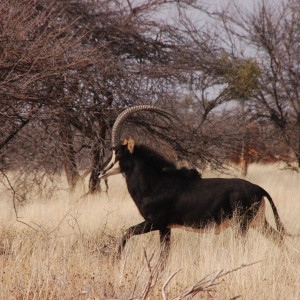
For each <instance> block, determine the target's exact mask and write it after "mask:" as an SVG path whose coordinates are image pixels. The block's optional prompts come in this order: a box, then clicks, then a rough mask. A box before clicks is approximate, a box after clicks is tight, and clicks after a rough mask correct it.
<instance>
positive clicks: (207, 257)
mask: <svg viewBox="0 0 300 300" xmlns="http://www.w3.org/2000/svg"><path fill="white" fill-rule="evenodd" d="M9 176H10V177H11V178H12V177H13V174H9ZM212 176H220V177H222V176H224V175H218V174H213V173H211V172H207V173H205V174H203V177H212ZM233 176H234V174H233ZM12 179H13V178H12ZM247 179H248V180H250V181H251V182H254V183H257V184H259V185H261V186H262V187H264V188H265V189H266V190H267V191H269V193H270V194H271V196H272V197H273V199H274V201H275V203H276V206H277V208H278V211H279V214H280V216H281V219H282V221H283V223H284V224H285V226H286V228H287V229H288V230H289V231H290V232H293V233H300V217H299V215H300V196H299V195H300V175H299V174H298V173H293V172H291V171H288V170H280V165H272V166H261V165H251V166H250V169H249V174H248V177H247ZM85 186H86V184H85V183H83V184H82V187H81V188H79V189H78V190H77V191H76V192H74V193H72V194H70V193H68V192H67V191H66V189H65V183H64V182H63V181H62V182H61V183H60V186H59V187H58V188H57V192H56V193H55V195H54V196H53V197H52V198H46V197H44V198H42V197H39V196H37V195H36V196H34V193H32V198H31V199H28V200H27V201H26V202H25V203H23V204H19V205H17V213H18V217H19V218H18V220H19V221H21V222H22V223H21V222H19V221H17V220H16V215H15V211H14V207H13V203H12V194H11V192H10V191H9V190H7V189H6V188H5V187H4V186H2V187H1V193H0V252H1V254H0V299H188V297H189V296H187V295H188V291H191V290H192V289H193V288H194V290H195V289H196V288H197V286H196V285H195V284H196V283H199V281H201V280H203V281H202V282H200V284H199V285H198V287H199V289H200V291H199V290H198V291H197V292H198V293H197V294H196V295H195V297H194V298H193V299H210V297H211V298H212V299H237V297H240V298H241V299H251V300H252V299H257V300H261V299H266V300H269V299H295V300H296V299H300V238H287V240H286V244H287V246H286V248H285V249H279V248H278V247H277V246H276V245H275V244H273V243H272V242H271V241H269V240H268V239H266V238H265V237H263V236H261V235H260V234H259V233H258V232H256V231H254V230H250V231H249V234H248V235H247V238H246V243H245V244H244V243H243V241H241V240H240V239H238V238H236V237H235V234H234V233H235V232H234V231H235V229H234V228H229V229H227V230H225V231H223V232H222V233H221V234H219V235H217V236H215V235H214V234H213V233H207V234H197V233H191V232H185V231H182V230H180V229H174V230H173V233H172V240H171V243H172V246H171V253H170V256H169V258H168V261H167V264H166V267H165V268H164V269H163V268H159V266H157V262H158V254H159V238H158V233H157V232H153V233H149V234H145V235H142V236H135V237H133V238H132V239H130V241H129V242H128V244H127V245H126V247H125V250H124V253H123V254H122V256H121V258H120V259H115V256H114V253H115V246H116V243H117V240H118V238H119V237H120V235H121V233H122V231H123V230H124V229H125V228H126V227H129V226H131V225H134V224H136V223H138V222H140V221H141V220H142V218H141V217H140V216H139V214H138V211H137V209H136V208H135V206H134V204H133V202H132V200H131V199H130V197H129V196H128V194H127V191H126V186H125V183H124V180H123V178H122V177H121V176H115V177H111V178H110V179H109V186H110V187H109V190H108V192H107V193H104V192H103V193H101V195H97V196H83V195H84V194H85V192H86V190H85V188H84V187H85ZM267 217H268V220H270V223H271V224H274V222H273V217H272V214H271V213H270V208H269V207H267ZM26 224H27V225H26ZM28 225H30V226H28ZM256 262H257V263H256ZM253 263H255V264H253ZM227 271H230V272H229V273H228V274H227V275H226V274H225V273H226V272H227ZM222 275H224V276H222ZM201 289H202V291H201ZM184 291H185V292H186V293H185V294H184ZM195 292H196V291H195ZM180 295H181V296H180ZM143 297H144V298H143ZM176 297H177V298H176Z"/></svg>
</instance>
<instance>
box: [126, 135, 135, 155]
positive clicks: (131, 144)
mask: <svg viewBox="0 0 300 300" xmlns="http://www.w3.org/2000/svg"><path fill="white" fill-rule="evenodd" d="M134 144H135V142H134V139H133V138H129V140H128V141H127V148H128V150H129V152H130V153H133V151H134Z"/></svg>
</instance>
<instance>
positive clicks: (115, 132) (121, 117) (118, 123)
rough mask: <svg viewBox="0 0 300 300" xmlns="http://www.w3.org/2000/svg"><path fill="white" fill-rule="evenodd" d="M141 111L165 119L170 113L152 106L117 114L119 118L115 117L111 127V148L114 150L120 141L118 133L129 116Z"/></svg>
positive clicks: (137, 106) (139, 106)
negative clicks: (152, 112) (161, 116)
mask: <svg viewBox="0 0 300 300" xmlns="http://www.w3.org/2000/svg"><path fill="white" fill-rule="evenodd" d="M142 110H148V111H149V110H151V111H154V112H156V113H159V114H161V115H163V116H165V117H167V115H169V116H170V113H168V112H167V111H165V110H163V109H161V108H158V107H155V106H152V105H136V106H132V107H129V108H127V109H125V110H124V111H122V112H121V113H120V114H119V116H118V117H117V119H116V121H115V123H114V125H113V128H112V133H111V143H112V148H115V147H116V146H117V143H118V142H119V140H120V131H121V125H122V123H123V122H124V121H125V120H126V119H127V118H128V116H129V115H131V114H133V113H135V112H138V111H142Z"/></svg>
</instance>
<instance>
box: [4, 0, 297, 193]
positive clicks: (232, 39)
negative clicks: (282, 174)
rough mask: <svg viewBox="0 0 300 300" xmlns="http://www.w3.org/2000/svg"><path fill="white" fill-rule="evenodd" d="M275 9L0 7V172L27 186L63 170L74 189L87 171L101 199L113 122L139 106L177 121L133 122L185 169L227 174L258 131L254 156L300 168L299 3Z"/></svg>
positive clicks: (108, 4) (151, 0)
mask: <svg viewBox="0 0 300 300" xmlns="http://www.w3.org/2000/svg"><path fill="white" fill-rule="evenodd" d="M271 4H272V3H270V5H269V4H268V3H267V2H265V1H263V2H261V3H260V4H258V6H257V7H256V8H255V9H254V10H253V11H251V12H247V11H244V10H243V11H242V10H239V8H238V7H235V6H230V7H227V8H226V10H218V11H208V10H207V9H206V8H205V7H204V6H203V5H202V2H201V1H195V0H194V1H193V0H182V1H175V0H174V1H173V0H169V1H163V0H144V1H139V2H138V3H137V2H135V1H130V0H128V1H122V0H116V1H109V0H99V1H92V0H91V1H83V0H77V1H73V0H72V1H71V0H66V1H49V0H41V1H32V0H24V1H21V2H20V1H17V0H2V1H1V3H0V14H1V20H0V120H1V127H0V171H1V172H2V173H3V174H4V173H5V172H6V171H7V170H15V171H16V178H15V182H19V184H20V186H22V185H25V184H27V183H28V182H27V181H29V180H30V181H35V182H37V183H40V182H41V181H42V178H43V176H44V175H45V174H47V176H51V175H54V174H56V173H57V172H62V171H64V172H65V174H66V176H67V180H68V184H69V188H70V190H72V189H74V187H75V186H76V184H77V182H78V181H79V179H80V178H81V176H82V174H83V173H84V170H89V171H90V173H89V191H90V192H95V191H99V189H100V186H99V179H98V172H99V168H100V166H101V164H102V163H103V161H104V159H105V158H106V156H107V155H108V153H109V147H110V130H111V126H112V124H113V122H114V120H115V118H116V117H117V115H118V114H119V113H120V112H121V111H122V110H123V109H124V108H126V107H128V106H131V105H136V104H153V105H158V106H160V107H163V108H166V109H167V110H169V111H170V112H172V113H173V114H174V116H175V118H174V119H173V120H172V121H167V120H163V119H153V117H152V116H143V117H142V118H141V116H139V115H136V116H135V117H134V118H132V119H131V120H130V122H128V124H127V126H128V131H130V133H132V132H133V133H132V134H133V135H134V132H135V134H136V135H138V137H139V139H138V140H139V141H143V142H146V143H150V144H151V145H153V146H155V147H156V148H158V150H161V151H164V152H165V153H167V154H168V155H170V156H172V158H174V159H176V160H178V161H181V160H186V161H188V162H189V163H190V164H192V165H194V166H197V167H199V168H205V167H206V166H208V165H209V166H211V167H213V168H221V167H222V166H223V165H224V162H226V161H228V159H230V157H233V156H240V155H241V154H242V153H243V151H244V154H245V153H246V154H245V155H248V154H247V151H245V148H247V147H248V148H249V140H250V139H251V135H252V134H253V132H255V138H253V137H252V141H251V145H253V144H255V146H253V147H252V146H251V147H252V148H253V149H256V151H257V152H261V154H260V153H259V154H258V155H261V156H263V155H269V156H270V155H273V156H274V157H275V156H280V154H283V153H284V154H285V155H286V157H289V159H290V157H291V156H292V157H294V158H295V159H296V160H297V161H298V166H299V165H300V99H299V92H300V90H299V85H300V81H299V78H300V64H299V59H300V58H299V50H300V49H299V32H300V30H299V29H300V21H299V20H300V18H299V14H300V5H299V3H298V2H297V1H296V0H288V1H284V0H283V2H282V5H281V6H280V7H276V8H274V7H273V6H272V5H271ZM191 10H193V11H194V13H193V14H192V16H193V17H191V14H189V12H190V11H191ZM170 11H172V14H173V17H172V19H171V18H170V20H171V21H170V20H169V19H168V18H166V16H167V14H168V12H170ZM195 14H197V15H199V19H197V20H195ZM202 18H203V22H198V21H202ZM205 20H209V22H208V21H207V22H208V24H214V25H213V26H212V25H204V24H206V23H205V22H206V21H205ZM196 21H197V22H196ZM132 126H135V128H137V130H132ZM251 126H252V127H251ZM254 127H255V128H256V129H255V130H254V131H253V130H252V131H251V130H250V131H249V128H254ZM130 128H131V129H130ZM149 133H150V134H149ZM287 154H288V155H287ZM282 158H283V159H284V155H282ZM289 159H288V160H289ZM18 180H19V181H18Z"/></svg>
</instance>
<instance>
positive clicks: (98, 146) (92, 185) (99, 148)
mask: <svg viewBox="0 0 300 300" xmlns="http://www.w3.org/2000/svg"><path fill="white" fill-rule="evenodd" d="M106 129H107V126H106V125H103V126H102V127H101V130H100V136H99V139H98V141H97V142H96V143H95V145H94V147H93V151H92V155H93V162H92V172H91V176H90V179H89V192H90V193H91V194H93V193H96V192H101V186H100V179H99V177H98V176H99V172H100V167H101V165H102V164H103V159H104V154H105V153H104V147H103V142H102V141H103V140H104V139H105V134H106ZM106 186H107V182H106Z"/></svg>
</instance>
